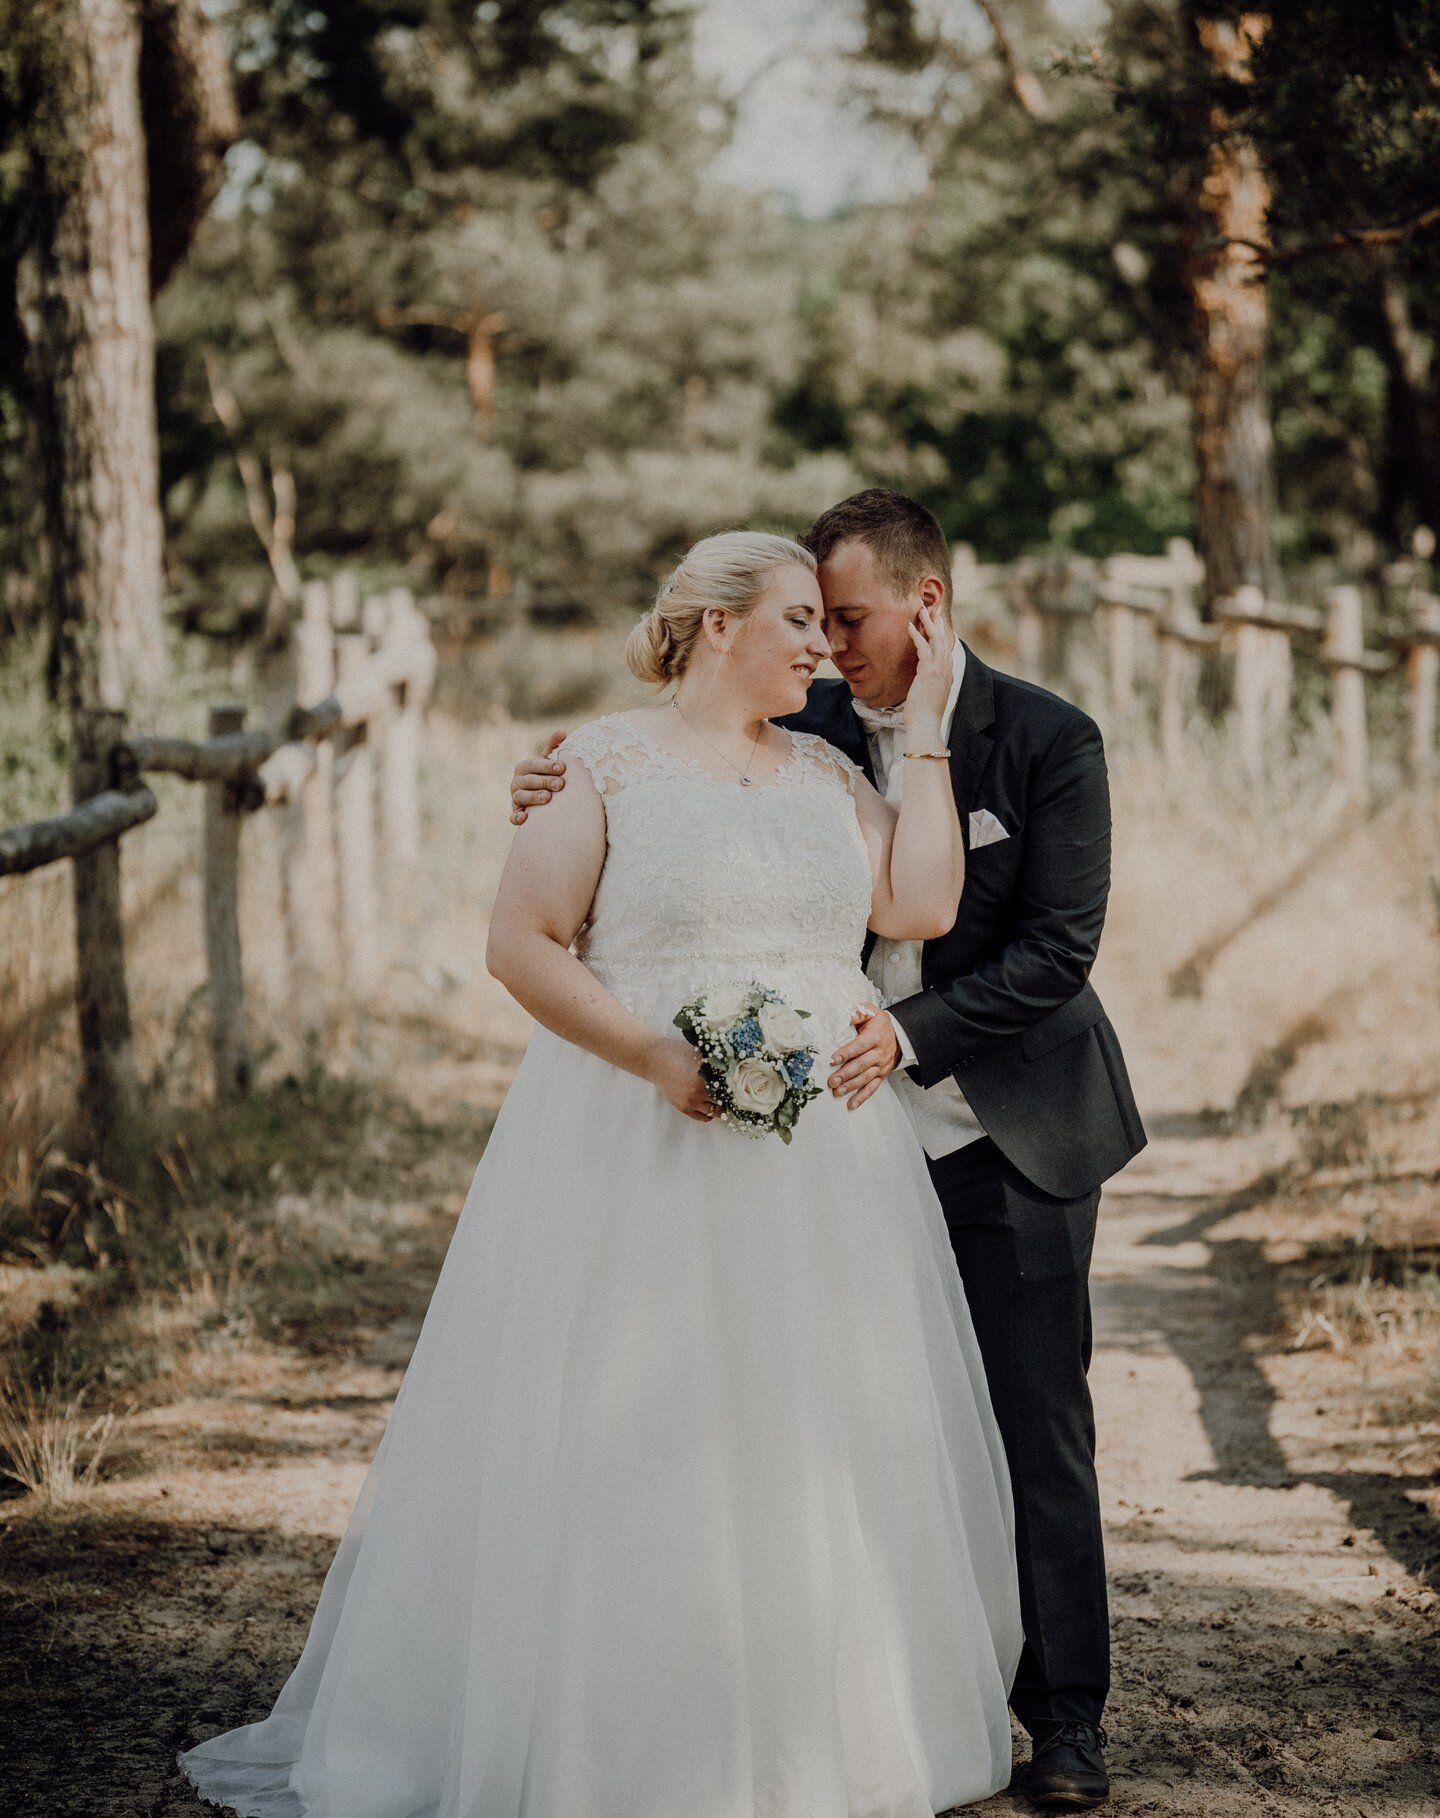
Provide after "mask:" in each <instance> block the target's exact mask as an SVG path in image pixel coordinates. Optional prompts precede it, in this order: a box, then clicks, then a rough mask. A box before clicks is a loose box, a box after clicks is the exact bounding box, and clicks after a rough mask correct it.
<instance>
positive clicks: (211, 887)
mask: <svg viewBox="0 0 1440 1818" xmlns="http://www.w3.org/2000/svg"><path fill="white" fill-rule="evenodd" d="M244 724H245V709H244V708H243V707H237V706H223V707H212V708H211V709H210V722H209V727H208V732H209V736H210V737H211V738H212V739H213V738H219V737H220V736H221V735H222V734H224V733H227V732H239V731H241V730H242V728H243V727H244ZM204 789H205V810H204V829H205V834H204V847H205V957H206V962H207V966H208V970H209V983H210V1053H211V1057H212V1060H213V1062H214V1069H215V1096H216V1098H218V1099H228V1098H234V1097H237V1096H238V1095H239V1094H240V1093H242V1092H244V1091H246V1090H247V1089H248V1088H249V1085H250V1051H249V1047H248V1045H247V1043H246V1040H245V984H244V976H243V973H242V970H241V965H240V791H239V787H238V785H237V784H235V783H233V782H229V781H226V782H215V783H206V784H205V785H204Z"/></svg>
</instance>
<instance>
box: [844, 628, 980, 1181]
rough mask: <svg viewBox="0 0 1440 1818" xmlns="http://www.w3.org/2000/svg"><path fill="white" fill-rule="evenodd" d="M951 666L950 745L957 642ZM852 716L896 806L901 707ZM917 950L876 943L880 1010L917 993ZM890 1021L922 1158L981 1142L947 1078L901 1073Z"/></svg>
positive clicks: (946, 719) (911, 1061)
mask: <svg viewBox="0 0 1440 1818" xmlns="http://www.w3.org/2000/svg"><path fill="white" fill-rule="evenodd" d="M952 662H953V666H954V671H955V680H954V682H953V683H952V685H951V688H950V698H949V699H948V700H947V701H946V703H945V712H944V714H943V715H942V716H941V720H940V738H941V741H942V743H945V744H948V743H949V741H950V727H951V723H952V722H953V720H954V718H955V705H956V702H957V701H958V700H959V699H960V684H961V682H962V681H963V680H964V679H965V646H964V645H963V644H962V643H960V642H959V641H958V639H957V641H956V644H955V654H954V657H953V659H952ZM855 711H856V713H857V714H858V716H859V718H860V722H861V724H862V725H863V726H864V728H865V736H866V738H867V740H868V741H869V745H870V758H871V761H872V763H873V764H874V766H875V779H876V782H877V783H878V785H879V788H880V792H881V794H882V795H883V796H884V797H885V799H886V800H887V801H890V802H898V801H899V800H900V792H901V790H902V788H903V787H904V781H905V759H904V756H903V755H902V754H903V752H904V750H905V723H904V719H903V714H904V708H903V706H901V707H892V708H887V709H885V710H884V711H877V710H876V709H875V708H873V707H867V706H865V705H864V703H863V702H861V701H856V702H855ZM922 946H923V943H922V942H920V941H891V940H885V939H883V938H877V940H876V942H875V945H874V948H873V949H872V951H871V954H870V959H869V963H868V964H867V965H866V967H865V971H866V975H867V976H868V978H869V979H870V982H871V983H872V984H873V985H874V987H875V990H876V993H877V996H878V998H879V1001H880V1003H881V1005H882V1006H883V1005H886V1004H896V1003H899V1002H900V1000H901V999H902V998H906V997H913V996H914V995H915V993H916V992H917V991H919V990H920V989H921V982H920V956H921V948H922ZM890 1022H891V1026H892V1027H893V1028H894V1030H895V1033H896V1036H897V1037H898V1038H899V1042H900V1067H899V1068H897V1069H896V1071H895V1072H894V1073H892V1074H891V1075H890V1084H891V1086H892V1087H893V1088H894V1090H895V1091H896V1092H898V1093H899V1095H900V1099H901V1102H902V1103H903V1104H904V1106H905V1109H906V1110H907V1111H908V1112H909V1114H910V1121H911V1123H912V1124H913V1125H914V1126H915V1134H916V1135H917V1136H918V1137H919V1138H920V1143H921V1146H922V1148H923V1149H924V1151H925V1153H926V1154H927V1155H928V1156H930V1157H931V1158H932V1160H934V1159H938V1158H939V1157H940V1156H942V1155H950V1154H953V1152H954V1151H955V1150H956V1149H962V1148H964V1146H965V1144H966V1143H973V1142H975V1141H976V1140H977V1139H978V1138H979V1137H982V1136H983V1135H984V1134H985V1132H984V1131H983V1130H982V1129H981V1127H980V1125H979V1122H978V1121H977V1119H976V1117H975V1113H974V1112H973V1111H972V1110H971V1109H970V1107H969V1105H968V1104H967V1103H966V1101H965V1094H964V1093H963V1092H962V1091H961V1090H960V1088H959V1086H957V1085H956V1084H955V1081H954V1080H953V1079H950V1078H948V1077H947V1078H945V1079H942V1080H939V1081H937V1082H936V1084H935V1085H933V1086H931V1087H930V1088H929V1089H928V1090H927V1089H926V1088H925V1087H923V1086H917V1085H916V1083H915V1081H914V1080H913V1079H911V1078H910V1076H909V1075H908V1074H907V1073H905V1072H903V1071H902V1070H901V1069H903V1068H905V1067H913V1066H914V1065H915V1050H914V1048H913V1047H912V1046H911V1045H910V1038H909V1036H908V1035H906V1033H905V1031H904V1029H902V1028H901V1026H900V1023H899V1021H898V1019H897V1018H895V1017H893V1016H892V1017H891V1019H890Z"/></svg>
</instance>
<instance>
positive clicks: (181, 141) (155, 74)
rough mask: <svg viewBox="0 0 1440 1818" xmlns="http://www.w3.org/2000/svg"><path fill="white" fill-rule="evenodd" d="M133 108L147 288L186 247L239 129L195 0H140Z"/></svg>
mask: <svg viewBox="0 0 1440 1818" xmlns="http://www.w3.org/2000/svg"><path fill="white" fill-rule="evenodd" d="M140 108H141V114H142V117H143V119H144V122H145V140H146V145H147V147H148V153H149V156H148V162H147V169H148V173H149V219H150V289H151V294H152V295H153V294H154V293H155V292H156V291H158V290H159V289H160V287H161V285H162V284H163V283H164V282H165V280H166V278H168V277H169V276H170V273H171V272H172V271H173V270H174V269H175V267H176V266H177V265H178V264H179V263H180V261H181V259H183V258H184V257H185V254H186V252H187V251H188V250H189V247H190V242H191V241H192V240H193V239H194V238H195V232H196V229H197V228H198V227H199V225H200V223H201V221H203V220H204V218H205V215H206V214H207V212H208V211H209V208H210V204H211V203H212V202H213V201H214V200H215V192H216V191H217V190H218V189H219V187H220V183H221V180H222V178H223V177H224V174H225V163H224V159H225V152H226V149H227V147H229V146H231V145H233V144H234V142H235V140H236V139H237V138H238V137H239V135H240V118H239V114H238V113H237V111H236V107H235V95H234V90H233V89H232V87H231V85H230V62H229V55H228V52H227V50H226V46H225V36H224V33H223V32H222V31H221V29H220V26H219V25H218V24H217V23H216V21H215V20H214V19H212V18H211V17H210V16H209V14H208V13H207V12H206V11H205V8H204V5H203V4H202V0H141V40H140Z"/></svg>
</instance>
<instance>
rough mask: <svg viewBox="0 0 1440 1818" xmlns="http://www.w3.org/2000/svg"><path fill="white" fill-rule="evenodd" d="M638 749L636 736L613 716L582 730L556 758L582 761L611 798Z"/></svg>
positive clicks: (558, 749)
mask: <svg viewBox="0 0 1440 1818" xmlns="http://www.w3.org/2000/svg"><path fill="white" fill-rule="evenodd" d="M638 749H639V747H638V743H637V741H636V739H635V737H634V734H633V733H629V732H627V731H626V730H625V728H624V727H623V726H622V725H620V723H619V722H618V721H617V720H616V719H615V717H614V716H613V715H611V716H609V717H605V718H601V719H598V720H590V721H589V722H587V724H585V725H584V726H578V727H577V728H576V729H575V731H574V732H572V733H571V734H570V735H569V736H568V737H567V738H565V739H562V740H561V742H560V743H559V744H558V745H557V746H556V747H555V752H554V755H555V756H556V757H558V758H563V759H564V760H565V761H566V762H567V763H569V762H570V761H571V759H574V758H578V759H579V761H580V762H581V763H582V764H583V765H584V766H585V768H586V769H587V770H588V771H589V772H590V778H591V781H592V782H593V783H594V785H595V787H596V788H597V789H598V790H599V791H600V793H601V795H608V794H610V793H611V792H612V791H613V790H614V789H615V788H616V787H617V786H618V784H619V782H620V779H621V777H622V776H623V775H624V773H625V771H626V770H627V769H628V768H630V766H631V765H632V764H633V762H634V757H635V753H636V751H637V750H638Z"/></svg>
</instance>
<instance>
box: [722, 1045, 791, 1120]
mask: <svg viewBox="0 0 1440 1818" xmlns="http://www.w3.org/2000/svg"><path fill="white" fill-rule="evenodd" d="M725 1084H726V1085H727V1086H728V1087H729V1088H730V1096H731V1098H732V1099H733V1100H734V1101H735V1107H736V1109H737V1110H739V1111H754V1112H758V1113H759V1115H760V1116H761V1117H768V1116H769V1115H770V1113H771V1112H772V1111H773V1110H774V1109H775V1108H776V1106H777V1105H778V1104H779V1103H780V1101H781V1099H782V1098H784V1096H785V1082H784V1080H783V1079H781V1077H780V1075H779V1074H778V1073H777V1072H776V1071H775V1069H774V1067H772V1066H771V1065H770V1063H769V1061H763V1060H761V1059H759V1057H758V1056H756V1055H753V1054H752V1055H751V1056H750V1057H749V1059H748V1060H742V1061H736V1063H735V1065H734V1066H733V1067H731V1069H730V1070H729V1072H728V1073H727V1074H726V1075H725Z"/></svg>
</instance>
